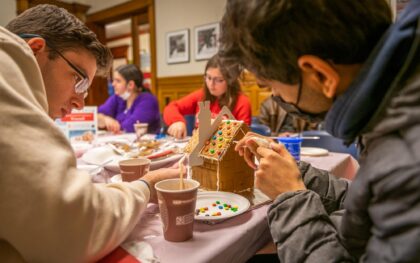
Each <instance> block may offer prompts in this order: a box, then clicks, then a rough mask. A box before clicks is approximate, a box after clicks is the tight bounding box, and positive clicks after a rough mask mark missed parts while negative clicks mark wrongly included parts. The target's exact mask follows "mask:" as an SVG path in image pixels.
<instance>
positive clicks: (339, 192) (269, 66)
mask: <svg viewBox="0 0 420 263" xmlns="http://www.w3.org/2000/svg"><path fill="white" fill-rule="evenodd" d="M221 32H222V35H221V45H220V55H221V57H222V58H223V59H224V61H225V62H224V63H225V64H227V63H240V64H242V65H243V66H244V67H245V68H247V69H249V70H250V71H252V72H253V73H254V74H255V75H256V76H257V79H258V81H259V83H260V84H261V85H264V86H269V87H271V88H272V92H273V99H275V100H276V101H277V102H278V103H279V104H280V106H282V107H283V108H284V109H286V111H288V113H289V114H294V115H298V116H300V117H302V118H305V119H306V120H308V121H312V122H316V121H319V120H322V119H325V127H326V129H327V131H328V132H329V133H331V134H332V135H333V136H336V137H338V138H341V139H343V140H345V141H346V142H348V143H350V142H353V141H355V140H356V139H357V140H358V141H359V144H360V145H361V150H362V152H361V158H360V170H359V172H358V174H357V176H356V178H355V180H354V181H353V183H352V184H351V185H350V183H349V182H348V181H345V180H343V179H337V178H334V177H333V176H330V175H329V174H328V173H326V172H324V171H321V170H317V169H315V168H312V167H311V166H310V165H308V164H305V163H303V162H301V163H300V164H296V162H295V161H294V159H293V158H292V157H291V155H290V154H289V153H288V152H287V151H286V150H285V148H284V147H283V146H282V145H278V144H275V143H272V144H271V148H272V149H268V148H264V147H258V148H257V147H256V145H255V144H254V143H253V141H252V140H249V137H250V136H255V135H254V134H247V136H245V138H244V139H242V140H241V141H240V142H239V143H238V144H237V146H236V149H237V150H238V151H239V153H240V154H241V155H244V157H245V159H246V160H247V162H248V164H249V165H250V166H252V167H254V168H256V169H257V170H256V174H255V176H256V181H255V185H256V187H258V188H259V189H261V190H262V191H263V192H264V193H266V194H267V195H268V196H270V197H271V198H272V199H273V200H274V201H273V204H272V205H271V207H270V209H269V211H268V221H269V226H270V230H271V234H272V237H273V240H274V242H275V243H276V245H277V252H278V257H279V259H280V261H281V262H420V63H419V61H420V0H411V2H410V3H409V5H408V6H407V7H406V9H405V11H404V12H403V14H402V15H401V16H400V18H399V19H398V20H397V22H396V23H395V24H393V25H391V11H390V9H389V6H388V4H387V1H384V0H369V1H354V0H340V1H336V0H301V1H296V0H294V1H293V0H265V1H259V0H249V1H246V3H244V1H241V0H230V1H228V2H227V7H226V13H225V15H224V17H223V20H222V30H221ZM244 145H246V146H248V147H245V148H244V147H243V146H244ZM255 148H256V149H255ZM252 152H254V153H256V154H257V157H258V158H260V162H259V166H258V167H255V164H254V163H253V162H252V161H251V160H253V154H252Z"/></svg>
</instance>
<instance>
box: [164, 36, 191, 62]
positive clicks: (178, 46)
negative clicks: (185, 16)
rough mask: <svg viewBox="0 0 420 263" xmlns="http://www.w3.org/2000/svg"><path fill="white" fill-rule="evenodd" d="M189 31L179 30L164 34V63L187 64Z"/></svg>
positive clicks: (188, 58) (188, 57)
mask: <svg viewBox="0 0 420 263" xmlns="http://www.w3.org/2000/svg"><path fill="white" fill-rule="evenodd" d="M188 38H189V30H188V29H185V30H179V31H174V32H169V33H167V34H166V58H167V59H166V61H167V63H168V64H172V63H182V62H188V61H189V60H190V56H189V55H190V54H189V53H190V52H189V39H188Z"/></svg>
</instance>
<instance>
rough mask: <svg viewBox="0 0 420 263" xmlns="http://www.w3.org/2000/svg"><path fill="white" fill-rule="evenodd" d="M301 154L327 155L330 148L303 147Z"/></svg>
mask: <svg viewBox="0 0 420 263" xmlns="http://www.w3.org/2000/svg"><path fill="white" fill-rule="evenodd" d="M300 155H303V156H326V155H328V150H327V149H324V148H317V147H302V148H300Z"/></svg>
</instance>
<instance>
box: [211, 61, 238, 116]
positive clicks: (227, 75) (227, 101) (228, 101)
mask: <svg viewBox="0 0 420 263" xmlns="http://www.w3.org/2000/svg"><path fill="white" fill-rule="evenodd" d="M209 68H217V69H219V70H220V73H222V76H223V78H224V79H225V81H226V84H227V90H226V93H225V94H223V95H222V97H221V98H220V99H219V105H220V107H223V106H227V107H228V108H229V109H230V110H231V111H233V109H234V108H235V105H236V101H237V100H238V96H239V94H240V93H241V86H240V85H239V81H238V76H239V73H240V69H239V67H238V66H237V65H232V67H231V68H229V69H228V68H226V67H225V66H224V65H223V64H222V62H221V60H220V57H219V56H218V55H214V56H213V57H212V58H210V59H209V61H208V62H207V65H206V68H205V70H204V75H206V72H207V70H208V69H209ZM216 99H217V98H216V97H215V96H213V95H211V94H210V91H209V89H208V87H207V83H206V81H205V80H204V100H209V101H210V102H211V103H212V102H214V101H216Z"/></svg>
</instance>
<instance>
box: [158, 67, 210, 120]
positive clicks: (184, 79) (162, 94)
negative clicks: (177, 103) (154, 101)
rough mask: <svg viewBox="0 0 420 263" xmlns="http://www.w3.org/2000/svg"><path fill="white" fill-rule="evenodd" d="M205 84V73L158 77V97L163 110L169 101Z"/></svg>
mask: <svg viewBox="0 0 420 263" xmlns="http://www.w3.org/2000/svg"><path fill="white" fill-rule="evenodd" d="M202 86H203V75H201V74H200V75H190V76H180V77H163V78H158V79H157V97H158V101H159V107H160V110H161V112H163V109H164V108H165V106H166V105H168V104H169V102H171V101H174V100H178V99H180V98H182V97H184V96H185V95H187V94H189V93H191V92H193V91H194V90H197V89H200V88H201V87H202Z"/></svg>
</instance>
